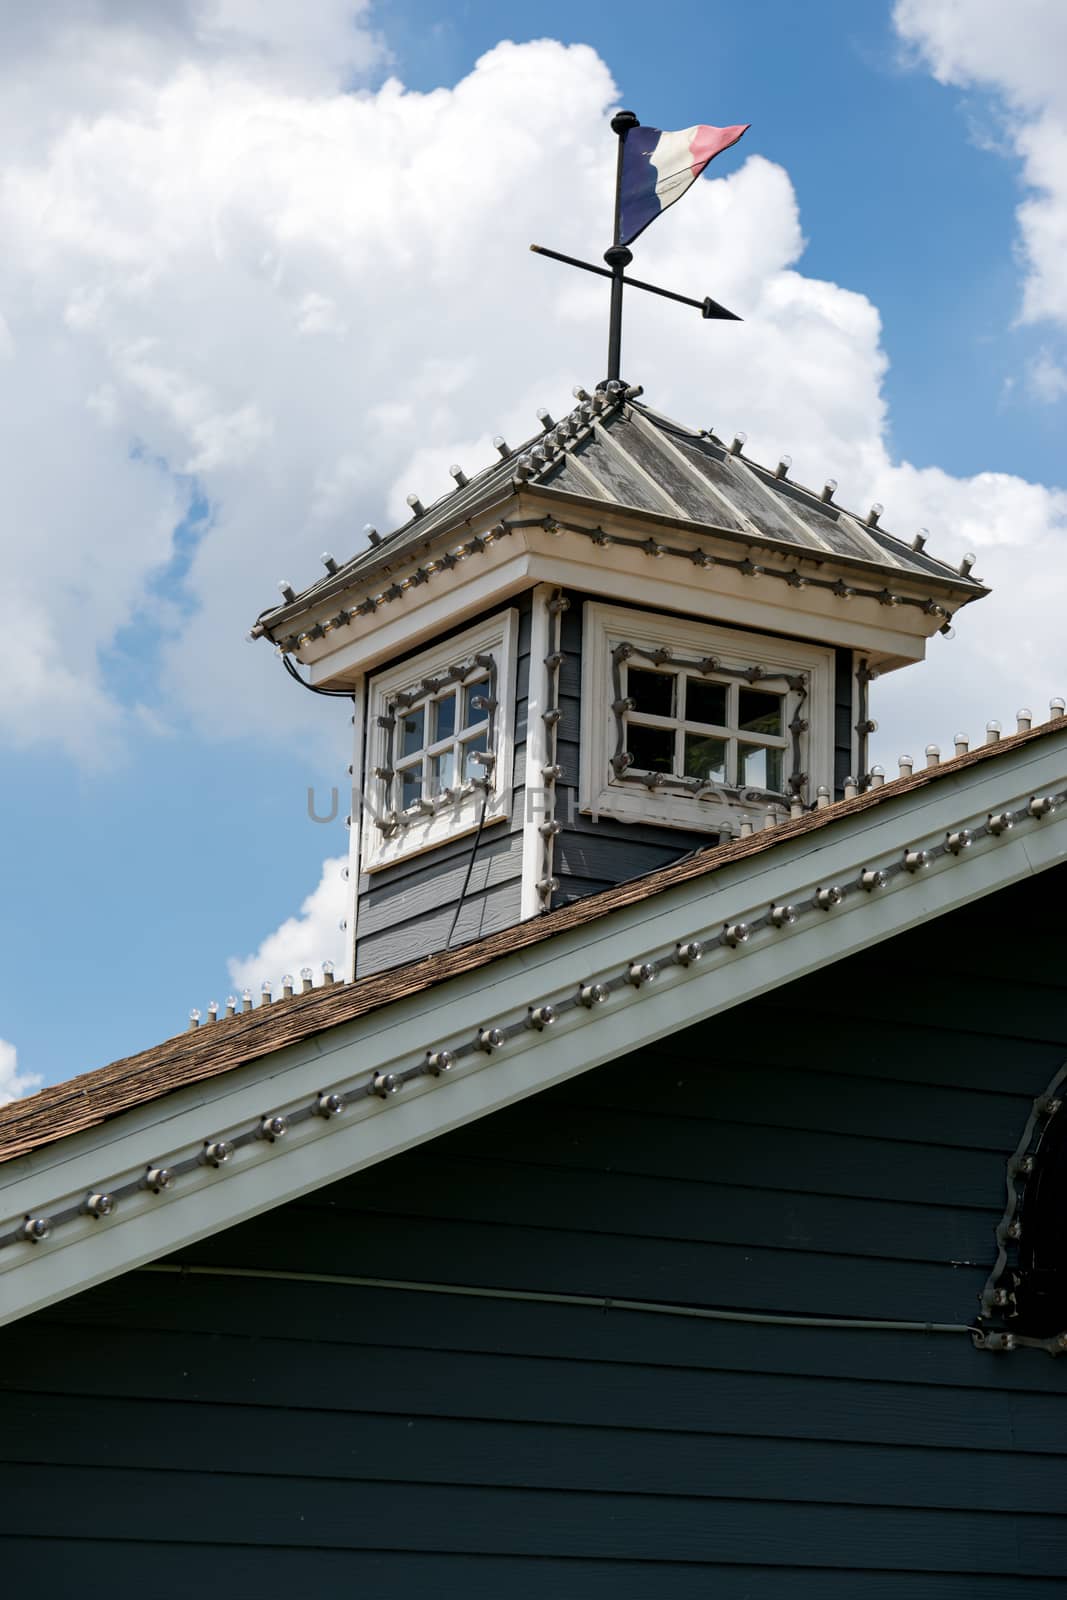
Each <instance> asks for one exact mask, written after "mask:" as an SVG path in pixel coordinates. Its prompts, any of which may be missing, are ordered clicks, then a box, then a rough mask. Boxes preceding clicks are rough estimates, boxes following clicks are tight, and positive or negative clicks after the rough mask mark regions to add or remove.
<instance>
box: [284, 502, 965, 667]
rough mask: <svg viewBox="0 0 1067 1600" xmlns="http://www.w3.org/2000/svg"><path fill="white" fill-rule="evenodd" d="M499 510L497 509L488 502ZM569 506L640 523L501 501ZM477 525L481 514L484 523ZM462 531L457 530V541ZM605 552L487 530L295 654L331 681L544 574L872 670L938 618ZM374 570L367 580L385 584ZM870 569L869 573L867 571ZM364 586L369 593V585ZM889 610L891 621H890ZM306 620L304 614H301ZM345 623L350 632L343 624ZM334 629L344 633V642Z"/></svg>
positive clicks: (904, 582) (520, 531)
mask: <svg viewBox="0 0 1067 1600" xmlns="http://www.w3.org/2000/svg"><path fill="white" fill-rule="evenodd" d="M497 509H499V508H497ZM539 515H540V516H546V517H553V516H560V517H563V518H564V519H566V518H567V517H568V516H570V517H572V518H573V520H574V521H575V522H577V523H581V524H582V525H585V524H588V525H589V526H590V527H592V526H594V525H595V524H596V523H598V522H599V523H600V524H602V526H603V527H604V529H605V531H606V532H608V533H617V534H618V535H620V536H621V537H627V538H632V537H634V536H635V534H636V533H637V532H639V531H640V523H641V518H640V515H639V513H636V512H635V513H633V514H632V515H631V516H624V515H620V514H618V513H617V509H616V508H614V507H612V506H611V505H609V504H607V503H605V504H604V505H603V506H602V507H600V506H594V505H588V506H585V505H583V503H582V502H578V503H577V504H576V505H571V504H569V502H567V501H563V502H562V504H561V503H560V501H559V500H556V501H553V500H552V499H550V498H549V496H548V495H547V494H546V495H540V496H539V495H538V494H537V492H536V489H532V490H527V491H525V492H524V493H523V494H521V495H519V496H518V497H517V499H516V500H515V501H514V503H513V505H512V508H511V509H510V511H509V514H508V517H507V519H506V520H507V522H508V523H509V524H514V523H515V522H516V521H523V520H525V519H526V518H528V517H531V516H539ZM496 520H499V518H498V517H494V516H491V515H489V514H486V516H485V517H484V518H483V519H479V520H478V521H477V522H476V523H475V524H472V527H473V528H474V531H475V532H478V533H481V534H484V533H485V532H486V531H487V530H488V529H489V528H490V527H491V526H492V525H493V523H494V521H496ZM483 524H484V525H483ZM652 528H656V529H657V530H658V531H659V532H660V533H662V534H663V535H664V537H668V536H669V539H670V542H672V543H677V544H679V547H682V546H684V547H686V548H692V549H693V550H697V549H700V548H706V549H710V550H712V551H713V552H714V553H718V554H724V555H731V556H733V555H736V553H737V549H738V544H737V542H736V541H734V542H731V541H730V540H728V539H726V538H721V537H717V536H716V535H715V534H713V533H708V534H703V533H698V532H697V531H696V530H693V531H692V532H690V531H689V530H686V529H667V530H664V529H663V528H661V527H660V525H659V524H658V523H656V522H655V520H654V519H651V520H646V522H645V529H646V531H648V530H649V529H652ZM460 542H463V541H460ZM751 546H752V548H756V547H757V546H759V549H760V550H762V551H764V552H765V556H764V559H766V560H767V561H768V562H769V563H771V564H773V565H775V566H781V567H783V568H787V567H795V568H796V569H798V570H799V571H800V572H801V573H803V572H804V571H805V570H808V571H812V572H814V571H818V573H819V574H820V576H823V577H828V578H835V577H840V578H842V579H843V580H844V581H845V582H848V581H849V580H850V578H851V579H852V580H853V581H855V573H854V572H853V571H852V569H850V568H849V567H848V566H847V565H839V564H838V563H837V562H836V561H835V558H834V555H833V553H832V552H829V551H811V552H810V553H807V554H805V553H804V552H803V551H791V550H782V549H778V548H775V547H772V546H770V545H767V544H762V545H761V544H759V541H758V540H756V539H753V540H752V541H751ZM608 548H609V552H610V553H609V554H605V555H601V556H599V557H598V556H596V555H595V554H594V553H593V551H592V548H591V546H590V543H589V540H588V539H587V538H585V537H584V536H583V535H581V534H575V533H568V532H566V531H563V532H562V533H561V534H560V535H559V536H556V535H553V534H550V533H548V532H547V531H546V530H545V529H543V528H539V527H529V528H520V527H515V528H514V531H513V532H512V533H510V534H509V535H508V536H507V537H505V538H502V539H498V540H495V541H494V542H493V543H492V544H491V545H490V546H489V547H488V548H487V549H485V550H483V551H481V552H480V553H479V554H477V555H470V556H468V557H466V558H465V559H464V560H462V561H461V562H460V563H459V565H458V566H456V567H454V568H453V569H452V570H451V571H440V570H438V571H437V572H435V573H434V574H433V576H432V577H431V578H430V579H429V581H428V582H426V583H424V584H418V585H416V586H413V587H411V588H409V589H407V590H406V591H405V592H404V594H403V595H401V596H399V597H398V598H397V599H395V600H392V601H390V602H389V603H388V605H387V606H385V607H384V608H383V609H382V610H381V611H380V613H376V614H375V615H373V616H371V617H369V618H363V617H361V618H358V619H357V620H356V621H355V622H353V623H352V624H351V625H350V627H349V628H347V629H345V630H343V631H342V632H340V633H339V632H331V633H330V634H328V635H327V636H326V637H325V638H324V639H317V640H308V641H307V643H306V644H305V645H304V646H303V647H302V648H301V651H300V655H299V659H300V660H301V662H302V663H304V664H305V665H306V666H307V667H308V670H309V675H310V679H311V682H312V683H314V684H315V685H316V686H326V685H329V686H334V687H336V686H340V685H343V684H344V683H345V682H346V680H347V679H348V678H349V677H351V676H352V675H353V674H354V673H356V672H363V671H367V670H369V669H370V668H372V667H375V666H377V665H379V664H380V663H381V662H383V661H387V660H389V659H391V658H393V657H394V656H396V655H397V654H399V653H401V652H402V651H405V650H409V649H412V648H415V647H416V646H418V645H420V644H423V643H424V642H426V641H427V640H429V639H432V638H434V637H436V636H437V635H438V634H439V633H440V632H441V631H442V630H443V629H446V628H448V627H450V626H453V625H455V623H457V622H462V621H466V620H468V619H470V618H471V617H474V616H477V615H478V614H479V612H481V611H483V610H485V609H487V608H488V607H490V606H493V605H496V604H498V603H499V602H500V601H502V600H504V599H507V598H509V597H510V596H512V595H514V594H516V593H518V592H519V591H520V590H522V589H524V588H527V587H530V586H531V584H532V583H534V582H540V581H543V582H548V583H557V584H564V585H570V586H572V587H579V588H583V589H587V590H589V591H590V592H592V593H593V594H600V595H602V596H603V597H605V598H607V599H628V598H631V597H632V595H633V591H634V585H635V584H637V585H638V586H639V591H640V593H641V595H642V598H643V599H644V600H645V601H646V603H647V604H649V605H654V606H661V607H663V608H664V609H666V610H674V611H682V612H687V613H688V614H690V615H696V616H709V617H715V618H717V619H718V620H721V621H724V622H730V623H734V624H738V625H740V626H742V627H747V628H755V629H764V630H768V629H769V630H774V631H778V632H782V631H784V632H787V633H795V634H797V635H799V636H802V637H807V638H811V639H816V640H819V641H821V642H825V643H833V644H840V645H845V646H851V647H852V648H854V649H857V650H862V651H866V652H867V654H868V655H869V656H870V657H871V658H872V663H873V664H875V665H877V666H878V667H879V669H880V670H882V671H889V670H891V669H892V668H894V667H898V666H903V665H906V664H907V663H909V662H911V661H920V660H922V658H923V655H924V653H925V644H926V639H927V637H928V636H929V635H930V634H932V633H933V632H934V631H935V630H936V629H937V628H938V627H939V626H940V624H939V622H938V620H937V619H936V618H931V617H929V616H927V615H926V614H925V613H924V612H922V611H920V610H918V609H917V608H915V607H913V606H900V607H885V606H882V605H880V604H879V602H878V601H877V600H872V599H869V598H864V597H862V596H858V595H854V596H852V597H851V598H848V599H840V598H838V597H837V596H835V595H833V594H830V593H828V592H827V591H826V590H824V589H817V588H812V587H811V586H810V585H809V586H807V587H805V588H803V589H795V588H785V586H784V585H782V583H781V581H780V580H778V579H775V578H772V577H770V576H765V577H762V578H752V577H745V576H744V575H743V574H741V573H738V572H736V571H735V570H733V569H731V568H729V567H723V566H718V567H713V568H711V569H710V571H709V572H707V573H702V572H701V571H700V569H698V568H695V567H693V566H692V565H691V564H690V562H689V561H688V560H687V559H686V558H685V557H683V556H677V555H674V556H671V555H668V556H664V557H663V559H662V560H656V559H654V558H653V557H650V556H649V555H647V554H646V553H645V552H643V551H641V550H635V549H632V548H630V547H628V546H626V545H617V544H616V545H612V546H609V547H608ZM424 555H425V552H424V551H419V552H413V553H412V555H411V559H410V562H409V563H405V562H404V560H403V559H402V558H398V560H397V564H396V566H395V569H394V570H393V572H392V578H393V580H394V581H404V580H405V579H406V577H408V576H410V573H411V572H413V571H414V570H415V568H416V566H418V565H419V558H420V557H422V556H424ZM387 576H388V574H379V575H378V578H377V579H376V580H375V584H374V585H373V586H371V587H376V588H389V586H390V585H389V584H388V583H386V581H385V579H386V577H387ZM878 577H879V574H877V573H871V574H868V578H869V581H871V582H872V583H873V582H876V581H877V580H878ZM885 577H886V582H887V583H888V581H889V579H890V578H892V580H893V587H894V589H897V590H899V591H900V592H901V593H904V594H913V595H915V596H917V597H920V598H925V596H926V592H927V591H926V589H925V587H924V585H923V583H922V579H921V577H919V576H912V575H905V574H898V573H894V572H887V573H886V574H885ZM367 592H368V593H369V592H371V591H370V588H368V589H367ZM340 599H341V597H340V596H336V595H335V596H333V597H332V600H331V602H330V603H329V604H328V605H324V606H323V608H322V617H320V618H319V620H323V618H325V617H326V616H328V615H329V614H330V613H331V612H332V611H333V610H334V609H335V608H336V607H337V605H338V604H339V602H340ZM890 619H892V620H891V622H890ZM311 620H312V617H311V614H309V617H308V622H310V621H311ZM350 634H354V637H348V635H350ZM342 640H344V641H345V642H342Z"/></svg>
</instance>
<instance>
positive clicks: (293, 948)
mask: <svg viewBox="0 0 1067 1600" xmlns="http://www.w3.org/2000/svg"><path fill="white" fill-rule="evenodd" d="M344 865H345V858H344V857H343V856H336V857H332V858H331V859H330V860H328V861H324V862H323V864H322V877H321V878H320V879H319V882H318V885H317V887H316V888H314V889H313V890H312V892H311V893H310V894H309V895H308V897H307V899H306V900H305V901H304V903H303V904H302V905H301V907H300V912H299V915H298V916H295V917H288V918H287V919H286V920H285V921H284V922H283V923H282V924H281V926H280V927H278V928H276V929H275V930H274V932H273V933H269V934H268V935H267V937H266V938H265V939H264V940H263V942H262V944H261V945H260V947H259V949H258V950H256V951H254V952H253V953H252V954H251V955H248V956H231V958H230V961H229V969H230V977H231V979H232V980H233V983H234V985H235V987H236V988H237V989H238V990H241V989H245V988H248V989H251V990H252V992H253V994H254V995H255V997H256V998H257V1000H258V997H259V988H260V984H261V983H262V982H263V980H264V979H265V978H267V979H269V980H270V982H271V985H272V987H273V992H274V994H275V995H277V994H279V993H280V991H281V980H282V978H283V977H285V976H286V974H288V975H290V976H291V977H294V978H296V979H297V982H298V985H299V978H300V969H301V967H311V968H312V969H313V971H314V974H315V981H316V982H320V981H321V978H320V971H321V966H322V963H323V962H324V961H332V962H333V963H334V965H335V966H336V968H337V973H338V976H339V977H340V976H341V975H342V957H343V955H344V944H345V939H344V934H343V933H342V932H341V930H340V927H339V923H340V920H341V918H342V917H344V915H345V902H346V898H347V896H346V890H347V887H348V886H347V884H346V882H345V880H344V878H342V876H341V872H342V869H343V867H344Z"/></svg>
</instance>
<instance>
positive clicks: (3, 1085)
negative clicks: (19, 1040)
mask: <svg viewBox="0 0 1067 1600" xmlns="http://www.w3.org/2000/svg"><path fill="white" fill-rule="evenodd" d="M43 1082H44V1080H43V1078H42V1077H41V1076H40V1074H39V1073H37V1072H20V1071H19V1070H18V1052H17V1051H16V1049H15V1046H14V1045H13V1044H9V1043H8V1042H7V1040H6V1039H0V1105H6V1104H7V1102H8V1101H9V1100H20V1099H21V1098H22V1096H23V1095H24V1094H33V1093H34V1092H35V1091H36V1090H37V1089H39V1088H40V1087H41V1084H42V1083H43Z"/></svg>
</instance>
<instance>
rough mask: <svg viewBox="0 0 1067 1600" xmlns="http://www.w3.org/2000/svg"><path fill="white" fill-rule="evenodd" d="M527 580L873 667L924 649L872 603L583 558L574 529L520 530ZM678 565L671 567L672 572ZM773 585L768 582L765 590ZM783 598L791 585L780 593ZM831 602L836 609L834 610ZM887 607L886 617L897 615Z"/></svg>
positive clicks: (737, 578)
mask: <svg viewBox="0 0 1067 1600" xmlns="http://www.w3.org/2000/svg"><path fill="white" fill-rule="evenodd" d="M527 540H528V544H529V548H530V558H529V569H528V570H529V572H530V575H531V577H533V578H534V579H539V580H541V581H543V582H546V583H557V584H562V585H564V586H565V587H567V588H572V589H581V590H585V591H587V592H590V593H592V594H595V595H597V596H598V597H599V598H602V599H605V600H625V601H628V602H630V603H631V604H633V603H634V602H635V601H640V604H641V605H643V606H646V607H658V608H659V609H661V610H664V611H677V612H681V613H682V614H683V615H685V616H690V617H707V618H709V619H710V620H713V621H716V622H723V623H729V624H730V625H731V626H733V627H740V628H748V629H751V630H752V631H753V632H765V633H786V634H792V635H795V636H796V637H797V638H803V639H812V640H814V641H816V642H817V643H820V644H836V645H843V646H845V647H846V648H852V649H855V650H862V651H865V652H866V653H867V654H868V656H870V657H871V658H872V660H873V661H875V662H876V663H877V665H878V668H879V670H881V671H889V670H891V669H892V668H893V667H896V666H903V665H909V664H910V663H911V662H913V661H921V660H922V659H923V657H924V655H925V654H926V636H925V635H924V634H919V633H912V632H904V631H901V630H898V629H896V628H886V627H883V626H880V625H879V623H878V622H877V621H875V620H874V619H875V616H876V614H877V613H878V612H879V611H882V613H883V615H884V609H883V608H882V607H879V605H878V604H877V602H876V601H873V600H861V599H851V600H837V599H835V598H834V596H832V595H826V594H825V592H824V591H821V590H814V589H803V590H800V591H799V593H800V594H801V595H805V596H808V595H810V596H813V597H814V598H813V600H812V602H811V604H810V605H805V606H804V607H803V608H802V607H801V606H800V605H799V603H794V602H793V601H790V602H789V603H785V602H783V601H782V600H781V599H779V600H778V601H776V600H775V598H774V594H775V591H777V590H778V589H779V587H781V586H780V585H779V584H778V583H777V582H773V580H768V579H767V578H755V579H753V578H746V577H744V576H742V575H741V574H740V573H737V572H732V571H730V570H728V569H727V568H722V567H717V568H713V569H712V571H713V573H714V574H715V583H716V587H715V588H711V587H702V586H701V584H700V583H699V581H698V579H697V575H696V569H695V568H690V569H689V570H688V571H687V570H686V568H685V566H684V565H683V563H682V562H680V561H674V562H672V561H671V560H670V558H669V557H666V558H664V560H663V561H654V560H653V558H651V557H649V556H647V555H644V554H642V552H641V551H639V550H619V549H618V548H617V547H616V548H613V549H612V552H611V562H610V564H609V563H608V562H607V561H606V560H604V561H603V562H602V563H601V562H600V561H598V560H597V559H596V557H593V558H592V559H590V546H589V541H588V540H587V539H583V538H582V537H581V536H580V535H578V534H566V533H565V534H564V535H563V536H562V537H561V538H558V539H557V538H554V537H553V535H551V534H545V533H542V532H541V531H540V530H539V529H530V530H528V533H527ZM675 569H677V570H675ZM772 582H773V587H772ZM786 593H788V594H789V595H790V596H794V595H796V594H797V593H798V591H797V590H794V589H789V590H787V591H786ZM835 606H836V607H837V609H836V611H835V610H833V609H832V608H833V607H835ZM897 614H898V613H897V612H894V613H893V615H897Z"/></svg>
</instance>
